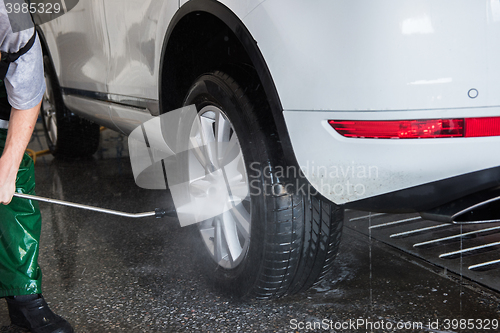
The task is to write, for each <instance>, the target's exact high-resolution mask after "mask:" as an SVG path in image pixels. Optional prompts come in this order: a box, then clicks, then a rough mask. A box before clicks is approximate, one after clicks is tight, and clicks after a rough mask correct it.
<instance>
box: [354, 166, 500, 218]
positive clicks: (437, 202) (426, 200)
mask: <svg viewBox="0 0 500 333" xmlns="http://www.w3.org/2000/svg"><path fill="white" fill-rule="evenodd" d="M497 186H500V167H496V168H491V169H487V170H481V171H477V172H472V173H469V174H465V175H460V176H456V177H451V178H448V179H443V180H440V181H436V182H432V183H428V184H423V185H419V186H415V187H411V188H407V189H404V190H399V191H394V192H391V193H386V194H383V195H379V196H375V197H372V198H367V199H363V200H359V201H354V202H351V203H348V204H346V208H351V209H360V210H367V211H372V212H388V213H406V212H423V211H427V210H430V209H432V208H435V207H438V206H441V205H444V204H446V203H449V202H452V201H454V200H457V199H460V198H463V197H465V196H467V195H469V194H473V193H477V192H480V191H483V190H486V189H490V188H493V187H497Z"/></svg>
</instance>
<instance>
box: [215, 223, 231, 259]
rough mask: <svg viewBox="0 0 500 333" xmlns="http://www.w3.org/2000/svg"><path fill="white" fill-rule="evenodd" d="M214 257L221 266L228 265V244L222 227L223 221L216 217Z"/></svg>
mask: <svg viewBox="0 0 500 333" xmlns="http://www.w3.org/2000/svg"><path fill="white" fill-rule="evenodd" d="M214 229H215V230H214V231H215V232H214V258H215V261H217V262H218V263H219V264H220V265H221V266H225V267H226V266H227V264H226V263H225V262H226V261H228V259H229V258H228V256H229V254H228V253H227V245H226V244H225V240H224V233H223V230H222V229H223V228H222V223H221V222H220V220H219V219H218V218H216V219H215V226H214Z"/></svg>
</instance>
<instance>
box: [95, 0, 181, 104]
mask: <svg viewBox="0 0 500 333" xmlns="http://www.w3.org/2000/svg"><path fill="white" fill-rule="evenodd" d="M104 7H105V12H106V23H107V29H108V36H109V44H110V55H111V56H110V61H109V65H108V92H109V93H112V94H118V95H125V96H133V97H141V98H148V99H155V100H158V99H159V98H158V93H159V92H158V72H159V65H160V56H161V50H162V47H163V40H164V35H165V32H166V30H167V26H168V22H170V20H171V19H172V17H173V15H174V14H175V12H176V11H177V9H178V3H177V1H160V0H147V1H143V0H130V1H123V0H106V2H105V5H104Z"/></svg>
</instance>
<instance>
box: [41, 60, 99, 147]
mask: <svg viewBox="0 0 500 333" xmlns="http://www.w3.org/2000/svg"><path fill="white" fill-rule="evenodd" d="M43 63H44V71H45V83H46V86H47V89H46V90H45V94H44V96H43V100H42V107H41V109H40V113H41V116H42V120H43V127H44V132H45V138H46V140H47V145H48V146H49V149H50V151H51V153H52V154H53V155H54V156H59V157H83V156H89V155H92V154H93V153H95V152H96V151H97V148H98V147H99V136H100V131H99V125H97V124H95V123H92V122H90V121H88V120H85V119H82V118H80V117H78V116H76V115H74V114H72V113H71V112H70V111H69V110H68V109H67V108H66V107H65V106H64V102H63V98H62V94H61V88H60V86H59V83H58V81H57V77H56V74H55V71H54V68H53V66H52V62H51V60H50V57H49V56H47V55H45V56H44V57H43Z"/></svg>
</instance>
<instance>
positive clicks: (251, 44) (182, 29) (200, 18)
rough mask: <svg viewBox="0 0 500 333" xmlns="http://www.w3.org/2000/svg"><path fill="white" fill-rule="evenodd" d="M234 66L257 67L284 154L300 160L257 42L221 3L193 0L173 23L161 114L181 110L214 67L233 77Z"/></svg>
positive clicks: (163, 67) (166, 44) (163, 63)
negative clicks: (197, 81) (193, 87)
mask: <svg viewBox="0 0 500 333" xmlns="http://www.w3.org/2000/svg"><path fill="white" fill-rule="evenodd" d="M205 37H207V38H205ZM231 66H233V68H234V66H241V67H244V68H251V69H252V70H253V71H254V73H253V74H254V75H256V76H257V77H258V79H259V81H260V84H261V86H262V88H263V92H264V93H265V97H266V99H267V103H268V105H269V107H270V112H271V113H272V118H273V119H274V124H273V126H275V127H276V130H277V132H278V135H279V137H280V138H279V139H280V141H281V143H282V146H283V150H284V152H285V156H287V157H292V156H293V161H290V162H295V163H296V160H295V156H294V154H293V150H292V146H291V141H290V138H289V135H288V130H287V128H286V125H285V120H284V117H283V107H282V105H281V101H280V98H279V95H278V91H277V89H276V86H275V84H274V81H273V78H272V76H271V73H270V71H269V68H268V67H267V65H266V62H265V60H264V57H263V55H262V53H261V52H260V50H259V47H258V45H257V41H256V40H255V39H254V38H253V37H252V35H251V33H250V32H249V31H248V29H247V28H246V26H245V25H244V24H243V22H242V21H241V20H240V19H239V18H238V17H237V16H236V14H234V13H233V12H232V11H231V10H230V9H229V8H228V7H226V6H225V5H223V4H221V3H220V2H218V1H215V0H190V1H188V2H187V3H186V4H184V5H183V6H182V7H181V8H180V9H179V10H178V11H177V12H176V14H175V15H174V17H173V18H172V20H171V21H170V24H169V27H168V29H167V32H166V34H165V37H164V41H163V48H162V52H161V58H160V72H159V74H160V75H159V98H160V110H161V111H160V112H166V111H170V110H174V109H176V108H179V107H180V106H181V105H182V101H183V98H184V96H185V95H186V93H187V91H188V89H189V87H190V86H191V84H192V83H193V82H194V80H195V79H196V78H197V77H199V76H200V75H202V74H204V73H207V72H210V71H214V70H226V71H229V73H228V74H233V75H234V73H231V70H232V69H231ZM162 110H163V111H162ZM261 116H269V115H264V114H263V115H261Z"/></svg>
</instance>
